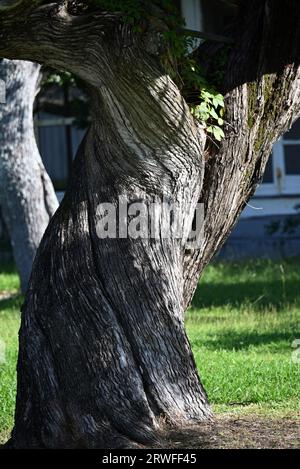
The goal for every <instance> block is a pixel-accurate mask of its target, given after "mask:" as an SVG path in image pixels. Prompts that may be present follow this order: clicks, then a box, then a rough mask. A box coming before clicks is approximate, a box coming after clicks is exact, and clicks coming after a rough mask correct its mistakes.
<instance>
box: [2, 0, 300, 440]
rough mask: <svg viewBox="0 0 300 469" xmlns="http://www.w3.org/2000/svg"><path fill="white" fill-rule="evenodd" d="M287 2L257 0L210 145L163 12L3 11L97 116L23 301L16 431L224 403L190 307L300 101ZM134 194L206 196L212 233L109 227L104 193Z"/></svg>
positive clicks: (6, 40)
mask: <svg viewBox="0 0 300 469" xmlns="http://www.w3.org/2000/svg"><path fill="white" fill-rule="evenodd" d="M1 3H3V2H0V6H1ZM5 3H7V1H6V2H5ZM12 3H14V2H12ZM80 3H81V5H82V2H80ZM283 3H284V2H279V1H267V0H266V1H258V0H253V1H250V2H249V1H247V2H242V5H241V17H240V18H239V21H238V25H239V27H238V28H237V30H236V35H235V45H234V46H233V48H232V51H231V52H230V57H229V63H228V69H227V71H226V73H225V77H224V90H225V92H226V121H227V127H226V129H225V130H226V138H225V139H224V141H223V142H222V144H221V147H220V149H219V150H218V151H217V150H215V151H214V152H210V154H209V158H207V152H205V151H204V148H205V144H206V136H205V134H204V132H203V130H201V128H200V127H199V126H198V125H197V123H196V122H195V121H194V119H193V117H192V115H191V113H190V111H189V109H188V107H187V105H186V103H185V101H184V99H183V98H182V96H181V94H180V92H179V90H178V88H177V87H176V86H175V84H174V83H173V82H172V80H171V79H170V78H169V77H168V76H167V75H166V74H165V73H164V71H163V70H162V69H161V66H160V64H159V59H158V51H159V40H158V39H157V38H158V37H159V36H158V35H157V32H156V31H155V28H156V27H157V23H155V25H156V26H155V27H150V28H148V29H145V30H144V33H142V34H137V33H136V32H134V31H133V30H132V29H131V28H130V26H128V25H124V24H122V23H121V22H120V20H119V17H118V15H117V14H113V13H104V12H101V11H100V10H99V9H97V8H96V9H95V10H92V11H90V10H89V9H88V10H85V9H83V10H80V8H79V7H78V8H76V9H74V5H75V6H76V2H74V1H72V2H66V1H59V2H54V3H51V4H49V3H48V2H47V3H46V4H45V5H43V6H40V7H37V6H34V7H33V6H30V4H31V2H26V1H23V2H21V3H20V4H19V6H16V7H15V8H12V9H10V10H7V9H3V10H2V14H1V13H0V22H1V26H2V28H3V31H4V32H3V34H2V36H1V37H0V54H1V55H3V56H6V57H9V58H23V59H32V60H36V61H39V62H41V63H47V64H48V65H51V66H55V67H58V68H62V69H67V70H69V71H71V72H73V73H76V74H78V75H79V76H80V77H81V78H82V79H83V80H85V81H86V82H87V83H88V84H89V86H90V88H91V93H92V95H93V99H92V100H91V101H92V103H93V104H92V105H93V122H92V123H91V126H90V129H89V131H88V133H87V135H86V137H85V139H84V141H83V143H82V145H81V147H80V149H79V152H78V155H77V157H76V161H75V163H74V168H73V175H72V180H71V183H70V186H69V188H68V190H67V193H66V195H65V198H64V200H63V202H62V204H61V206H60V207H59V209H58V211H57V212H56V214H55V216H54V217H53V219H52V221H51V222H50V225H49V227H48V229H47V230H46V233H45V235H44V237H43V240H42V242H41V245H40V248H39V250H38V254H37V257H36V260H35V263H34V268H33V274H32V278H31V282H30V287H29V291H28V293H27V296H26V300H25V304H24V306H23V308H22V325H21V331H20V351H19V361H18V392H17V406H16V415H15V427H14V430H13V433H12V438H11V440H10V442H9V446H10V447H13V448H20V447H42V448H45V447H68V448H76V447H87V448H94V447H126V446H130V445H133V444H147V443H150V442H151V441H153V439H154V438H155V436H156V434H157V431H158V430H159V428H160V422H161V417H164V418H165V419H166V420H167V421H171V422H174V423H177V424H182V423H184V422H191V421H195V422H197V421H201V420H202V419H206V418H210V416H211V412H210V409H209V406H208V403H207V398H206V395H205V392H204V390H203V387H202V385H201V383H200V381H199V378H198V374H197V371H196V367H195V363H194V360H193V357H192V353H191V350H190V346H189V343H188V340H187V337H186V333H185V330H184V321H183V318H184V310H185V307H186V305H187V304H188V303H189V302H190V299H191V296H192V293H193V291H194V288H195V285H196V282H197V280H198V277H199V275H200V273H201V271H202V270H203V268H204V267H205V265H206V264H207V263H208V262H209V260H210V259H211V257H212V256H213V254H214V253H215V252H216V250H217V249H218V248H219V247H220V246H221V244H222V242H223V241H224V240H225V239H226V237H227V236H228V235H229V233H230V231H231V229H232V227H233V224H234V222H235V221H236V219H237V217H238V215H239V213H240V211H241V210H242V208H243V206H244V204H245V203H246V201H247V200H248V199H249V197H250V196H251V194H252V193H253V191H254V190H255V187H256V186H257V184H258V182H259V180H260V178H261V176H262V174H263V170H264V166H265V163H266V161H267V158H268V155H269V153H270V150H271V146H272V144H273V143H274V142H275V140H276V139H277V138H278V137H279V135H281V133H283V132H284V131H285V130H286V129H287V128H288V127H289V126H290V125H291V124H292V122H293V120H294V119H295V118H296V117H297V116H298V114H299V111H300V95H299V93H300V89H299V86H298V85H299V77H300V70H299V67H298V59H299V46H300V44H299V41H298V37H297V34H296V31H298V24H299V21H300V7H299V6H298V4H297V2H295V1H292V0H291V1H287V2H285V5H284V6H283ZM286 7H288V8H289V14H288V15H287V14H286V12H285V8H286ZM28 11H29V12H30V15H29V14H28ZM24 18H25V19H24ZM279 21H280V27H278V23H279ZM83 35H84V38H85V40H84V41H82V37H83ZM207 58H208V59H209V54H208V57H207ZM162 180H163V181H164V183H163V184H162ZM119 196H123V197H124V198H126V199H127V200H129V201H130V202H135V201H143V202H144V203H145V204H146V205H147V206H148V205H149V204H150V203H151V202H152V201H155V200H157V199H160V198H161V197H163V196H164V197H167V198H168V199H170V200H174V201H176V202H177V203H178V204H179V206H180V209H181V214H182V219H183V223H184V224H185V225H186V226H191V224H192V221H193V216H194V210H195V207H196V203H197V201H198V200H199V199H200V200H201V201H203V202H204V203H205V205H206V219H205V234H204V243H203V244H202V247H201V249H200V250H191V249H189V250H187V249H186V245H185V240H184V239H182V240H174V239H160V240H155V239H152V240H147V239H141V238H140V239H132V238H127V239H121V238H116V239H99V238H98V236H97V234H96V224H97V207H98V205H99V203H101V202H111V203H113V204H114V205H115V206H117V205H118V200H119Z"/></svg>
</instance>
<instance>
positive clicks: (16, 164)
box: [0, 59, 58, 292]
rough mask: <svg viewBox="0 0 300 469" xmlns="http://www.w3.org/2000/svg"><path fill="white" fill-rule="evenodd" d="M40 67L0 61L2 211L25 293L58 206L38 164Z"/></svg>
mask: <svg viewBox="0 0 300 469" xmlns="http://www.w3.org/2000/svg"><path fill="white" fill-rule="evenodd" d="M39 76H40V66H39V65H38V64H34V63H32V62H26V61H19V60H6V59H3V60H1V61H0V79H1V80H2V81H3V83H5V88H6V100H5V103H2V104H0V113H1V115H0V126H1V131H0V206H1V209H2V210H1V211H2V216H3V218H4V220H5V223H6V226H7V229H8V232H9V237H10V241H11V245H12V249H13V254H14V259H15V262H16V266H17V270H18V272H19V275H20V280H21V289H22V291H23V292H25V291H26V288H27V285H28V281H29V277H30V273H31V268H32V263H33V259H34V256H35V253H36V250H37V248H38V246H39V243H40V241H41V238H42V236H43V234H44V232H45V229H46V228H47V225H48V223H49V220H50V218H51V217H52V215H53V213H54V212H55V210H56V209H57V206H58V202H57V198H56V195H55V191H54V188H53V185H52V183H51V181H50V178H49V176H48V174H47V172H46V170H45V167H44V165H43V163H42V159H41V156H40V153H39V150H38V147H37V144H36V140H35V136H34V128H33V118H32V116H33V104H34V99H35V96H36V93H37V91H38V85H39Z"/></svg>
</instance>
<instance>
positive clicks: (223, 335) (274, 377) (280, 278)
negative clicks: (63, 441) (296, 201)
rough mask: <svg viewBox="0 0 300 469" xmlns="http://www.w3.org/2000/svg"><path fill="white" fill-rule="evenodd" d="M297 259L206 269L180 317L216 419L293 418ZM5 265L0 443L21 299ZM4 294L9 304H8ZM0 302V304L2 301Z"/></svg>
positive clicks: (298, 389)
mask: <svg viewBox="0 0 300 469" xmlns="http://www.w3.org/2000/svg"><path fill="white" fill-rule="evenodd" d="M299 266H300V260H299V259H298V260H291V261H285V262H281V263H280V262H278V263H276V262H269V261H251V262H247V263H226V264H220V263H218V264H214V265H212V266H210V267H209V268H208V269H207V270H206V273H205V275H204V277H203V279H202V280H201V283H200V285H199V288H198V290H197V292H196V295H195V297H194V300H193V305H192V307H191V308H190V310H189V312H188V314H187V321H186V324H187V330H188V334H189V338H190V341H191V344H192V348H193V351H194V355H195V359H196V362H197V366H198V369H199V372H200V376H201V378H202V381H203V383H204V386H205V388H206V390H207V392H208V396H209V399H210V402H211V403H212V405H213V408H214V410H215V412H217V413H222V414H224V413H231V414H232V413H236V414H243V415H244V414H255V415H256V414H259V415H260V416H268V417H272V416H274V417H276V418H277V417H278V418H283V417H289V416H291V417H293V418H294V419H295V418H297V417H298V418H300V410H299V403H300V363H293V361H292V352H293V349H292V342H293V341H294V340H295V339H300V292H299V287H300V269H299ZM18 288H19V281H18V277H17V275H16V273H15V271H14V269H13V268H12V267H5V268H2V269H1V271H0V340H2V342H4V343H5V347H6V350H5V356H6V360H5V362H4V363H2V364H0V441H1V440H2V441H3V440H5V439H6V437H7V435H8V433H9V431H10V429H11V426H12V422H13V411H14V397H15V387H16V377H15V367H16V359H17V332H18V328H19V309H20V305H21V302H22V298H21V296H20V295H18V294H17V292H18ZM8 293H11V294H12V295H15V296H13V297H12V298H7V294H8ZM1 297H2V299H1Z"/></svg>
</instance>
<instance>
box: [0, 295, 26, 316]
mask: <svg viewBox="0 0 300 469" xmlns="http://www.w3.org/2000/svg"><path fill="white" fill-rule="evenodd" d="M23 301H24V297H23V295H21V294H20V293H17V294H15V295H12V296H11V297H9V298H3V299H0V312H1V311H9V310H12V309H17V310H20V308H21V306H22V304H23Z"/></svg>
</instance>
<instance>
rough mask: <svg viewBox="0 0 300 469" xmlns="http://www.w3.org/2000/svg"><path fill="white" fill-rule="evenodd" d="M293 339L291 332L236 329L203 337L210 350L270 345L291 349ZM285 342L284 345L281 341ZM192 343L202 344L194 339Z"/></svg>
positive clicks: (274, 348) (280, 349) (274, 347)
mask: <svg viewBox="0 0 300 469" xmlns="http://www.w3.org/2000/svg"><path fill="white" fill-rule="evenodd" d="M294 339H295V335H293V334H292V333H291V332H266V333H259V332H255V331H253V332H247V331H245V332H237V331H222V332H221V333H220V334H219V335H214V336H213V337H208V338H206V339H205V348H207V349H210V350H245V349H248V348H249V347H251V346H261V345H268V344H270V345H271V344H273V346H272V345H271V347H270V350H271V349H272V352H276V349H278V351H279V352H282V350H283V349H284V348H286V349H289V350H292V348H291V344H292V342H293V340H294ZM282 341H284V342H286V343H287V344H286V347H284V346H283V344H282V343H280V345H279V342H282ZM193 344H194V345H196V346H197V345H198V346H202V345H203V343H202V340H200V339H199V341H198V340H197V339H196V340H194V341H193Z"/></svg>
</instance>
